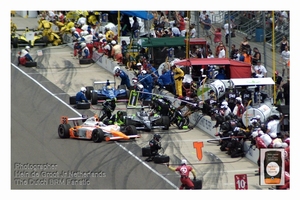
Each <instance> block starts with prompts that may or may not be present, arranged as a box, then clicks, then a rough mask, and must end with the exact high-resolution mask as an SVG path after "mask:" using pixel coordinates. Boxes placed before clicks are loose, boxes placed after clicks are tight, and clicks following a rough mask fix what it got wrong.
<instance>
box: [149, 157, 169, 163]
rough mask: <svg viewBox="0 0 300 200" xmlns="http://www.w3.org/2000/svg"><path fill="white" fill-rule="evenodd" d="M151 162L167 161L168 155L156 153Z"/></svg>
mask: <svg viewBox="0 0 300 200" xmlns="http://www.w3.org/2000/svg"><path fill="white" fill-rule="evenodd" d="M153 162H154V163H157V164H159V163H168V162H170V157H169V156H167V155H156V156H154V158H153Z"/></svg>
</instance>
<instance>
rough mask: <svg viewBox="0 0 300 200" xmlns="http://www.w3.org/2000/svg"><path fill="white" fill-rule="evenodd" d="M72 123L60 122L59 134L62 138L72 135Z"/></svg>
mask: <svg viewBox="0 0 300 200" xmlns="http://www.w3.org/2000/svg"><path fill="white" fill-rule="evenodd" d="M70 128H71V125H70V124H60V125H59V126H58V136H59V137H60V138H69V137H70V132H69V130H70Z"/></svg>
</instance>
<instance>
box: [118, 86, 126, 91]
mask: <svg viewBox="0 0 300 200" xmlns="http://www.w3.org/2000/svg"><path fill="white" fill-rule="evenodd" d="M120 89H124V90H126V85H118V90H120Z"/></svg>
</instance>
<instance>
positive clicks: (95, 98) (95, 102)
mask: <svg viewBox="0 0 300 200" xmlns="http://www.w3.org/2000/svg"><path fill="white" fill-rule="evenodd" d="M91 103H92V105H97V103H98V94H97V92H92V98H91Z"/></svg>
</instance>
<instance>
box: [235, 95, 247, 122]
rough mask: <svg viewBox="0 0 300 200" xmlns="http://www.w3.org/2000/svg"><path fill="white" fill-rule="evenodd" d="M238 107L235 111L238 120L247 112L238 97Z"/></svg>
mask: <svg viewBox="0 0 300 200" xmlns="http://www.w3.org/2000/svg"><path fill="white" fill-rule="evenodd" d="M235 100H236V106H235V107H234V109H233V114H234V115H236V116H237V117H238V118H242V116H243V113H244V111H245V108H244V105H243V104H242V98H241V97H236V98H235Z"/></svg>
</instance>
